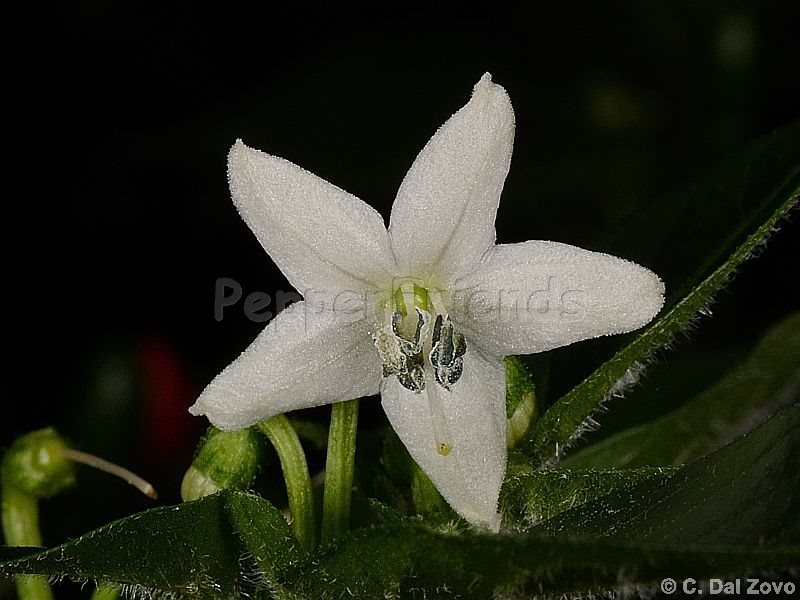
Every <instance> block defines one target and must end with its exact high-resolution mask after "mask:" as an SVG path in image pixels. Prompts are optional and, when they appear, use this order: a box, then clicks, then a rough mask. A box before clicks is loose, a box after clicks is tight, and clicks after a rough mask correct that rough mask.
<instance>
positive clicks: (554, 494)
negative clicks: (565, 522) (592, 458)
mask: <svg viewBox="0 0 800 600" xmlns="http://www.w3.org/2000/svg"><path fill="white" fill-rule="evenodd" d="M676 470H677V469H672V468H653V469H649V468H647V469H626V470H616V471H596V470H586V471H576V470H568V469H558V470H553V471H531V472H527V473H520V474H517V475H512V476H510V477H507V478H506V481H505V482H504V484H503V493H502V496H501V508H502V512H503V515H504V517H505V519H504V526H506V527H513V528H514V529H519V530H526V529H529V528H530V527H533V526H536V525H539V524H540V523H542V522H543V521H546V520H548V519H552V518H553V517H555V516H556V515H558V514H560V513H562V512H564V511H567V510H571V509H575V508H576V507H578V506H581V505H583V504H586V503H587V502H591V501H593V500H597V499H598V498H601V497H603V496H607V495H609V494H611V493H617V494H619V493H625V492H627V491H630V490H631V489H633V488H635V487H637V486H638V485H640V484H642V483H645V482H652V483H653V484H654V485H658V484H660V483H663V482H665V481H666V480H668V479H669V478H670V476H671V475H673V474H674V473H675V471H676Z"/></svg>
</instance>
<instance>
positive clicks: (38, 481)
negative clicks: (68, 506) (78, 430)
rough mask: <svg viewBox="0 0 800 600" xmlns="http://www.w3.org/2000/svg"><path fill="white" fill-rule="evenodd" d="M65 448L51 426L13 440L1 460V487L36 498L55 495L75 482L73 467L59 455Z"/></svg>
mask: <svg viewBox="0 0 800 600" xmlns="http://www.w3.org/2000/svg"><path fill="white" fill-rule="evenodd" d="M66 448H67V445H66V442H64V440H63V439H62V438H61V437H60V436H59V435H58V433H57V432H56V430H55V429H53V428H52V427H48V428H46V429H39V430H37V431H32V432H30V433H27V434H25V435H23V436H21V437H19V438H17V439H16V441H15V442H14V443H13V444H12V445H11V448H9V449H8V452H6V454H5V456H4V457H3V466H2V475H3V485H7V486H11V487H14V488H16V489H18V490H20V491H22V492H25V493H26V494H30V495H32V496H35V497H36V498H50V497H52V496H55V495H56V494H58V493H59V492H61V491H62V490H64V489H65V488H67V487H69V486H71V485H73V484H74V483H75V466H74V465H73V463H72V461H70V460H69V459H67V458H65V457H64V456H63V455H62V452H63V451H64V450H65V449H66Z"/></svg>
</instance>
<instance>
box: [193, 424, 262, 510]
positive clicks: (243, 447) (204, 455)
mask: <svg viewBox="0 0 800 600" xmlns="http://www.w3.org/2000/svg"><path fill="white" fill-rule="evenodd" d="M262 444H263V442H262V440H261V436H260V435H259V434H258V433H257V432H256V431H255V430H253V429H241V430H239V431H220V430H219V429H216V428H214V427H209V429H208V432H207V433H206V435H205V436H204V437H203V439H202V440H200V444H199V445H198V449H197V453H196V454H195V457H194V461H193V462H192V465H191V466H190V467H189V469H188V470H187V471H186V474H185V475H184V476H183V483H182V484H181V498H183V500H184V501H185V502H188V501H190V500H197V499H198V498H202V497H203V496H208V495H210V494H215V493H217V492H218V491H220V490H223V489H227V488H238V489H246V488H248V487H250V486H251V485H252V484H253V480H255V478H256V475H257V474H258V468H259V465H260V463H261V457H262V453H263V445H262Z"/></svg>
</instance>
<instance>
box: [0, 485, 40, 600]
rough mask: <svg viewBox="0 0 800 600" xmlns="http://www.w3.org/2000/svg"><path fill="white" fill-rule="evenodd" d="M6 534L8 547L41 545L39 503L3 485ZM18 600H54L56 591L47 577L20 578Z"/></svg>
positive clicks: (17, 581)
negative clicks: (54, 591)
mask: <svg viewBox="0 0 800 600" xmlns="http://www.w3.org/2000/svg"><path fill="white" fill-rule="evenodd" d="M0 502H1V503H2V522H3V534H4V535H5V539H6V543H7V544H8V545H9V546H41V545H42V534H41V533H40V531H39V501H38V499H37V498H36V496H34V495H33V494H28V493H26V492H23V491H21V490H19V489H17V488H16V487H14V486H13V485H8V484H7V482H4V485H3V486H2V498H0ZM15 582H16V585H17V596H18V597H19V600H53V590H52V588H51V587H50V583H49V582H48V581H47V578H46V577H43V576H41V575H20V576H18V577H16V578H15Z"/></svg>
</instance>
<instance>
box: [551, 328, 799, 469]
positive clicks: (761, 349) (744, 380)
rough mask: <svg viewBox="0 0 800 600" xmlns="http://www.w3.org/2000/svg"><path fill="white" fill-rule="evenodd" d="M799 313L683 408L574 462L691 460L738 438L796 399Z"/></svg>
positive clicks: (580, 455) (673, 462)
mask: <svg viewBox="0 0 800 600" xmlns="http://www.w3.org/2000/svg"><path fill="white" fill-rule="evenodd" d="M798 357H800V313H795V314H793V315H791V316H790V317H788V318H787V319H785V320H783V321H782V322H780V323H779V324H777V325H776V326H774V327H773V328H772V329H771V330H770V331H769V332H768V333H767V334H766V335H765V336H764V337H763V338H762V339H761V340H760V341H759V343H758V344H757V345H756V347H755V348H754V349H753V350H752V352H751V353H750V354H749V356H748V357H747V358H746V359H745V360H744V361H743V362H742V363H741V364H740V365H739V366H737V367H736V368H734V369H732V370H731V371H729V372H728V373H727V374H726V375H725V376H724V377H723V378H722V379H721V380H720V381H718V382H717V383H716V384H715V385H713V386H712V387H711V388H709V389H708V390H706V391H705V392H703V393H701V394H699V395H698V396H696V397H695V398H693V399H692V400H690V401H689V402H688V403H686V404H684V405H683V406H681V408H679V409H677V410H675V411H673V412H672V413H670V414H668V415H665V416H664V417H661V418H659V419H656V420H655V421H652V422H651V423H648V424H646V425H641V426H639V427H634V428H632V429H629V430H627V431H623V432H621V433H619V434H617V435H614V436H612V437H610V438H608V439H606V440H604V441H603V442H601V443H599V444H596V445H594V446H590V447H589V448H587V449H585V450H582V451H580V452H578V453H577V454H575V455H574V456H571V457H568V458H567V459H566V460H565V461H564V462H563V463H562V464H563V465H564V466H566V467H570V468H592V467H594V468H614V467H643V466H647V465H651V466H655V465H679V464H685V463H688V462H691V461H692V460H695V459H697V458H700V457H702V456H705V455H707V454H709V453H710V452H713V451H714V450H718V449H719V448H721V447H723V446H724V445H726V444H729V443H731V442H733V441H734V440H735V439H736V438H738V437H739V436H740V435H742V434H744V433H746V432H747V431H748V430H750V429H752V428H753V427H754V426H756V425H758V424H759V423H761V422H763V421H764V420H765V419H766V418H768V417H769V416H770V415H772V414H774V413H775V412H777V411H778V410H780V409H781V408H784V407H786V406H788V405H789V404H791V402H792V400H793V399H794V398H796V397H797V390H798V389H800V360H798Z"/></svg>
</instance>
